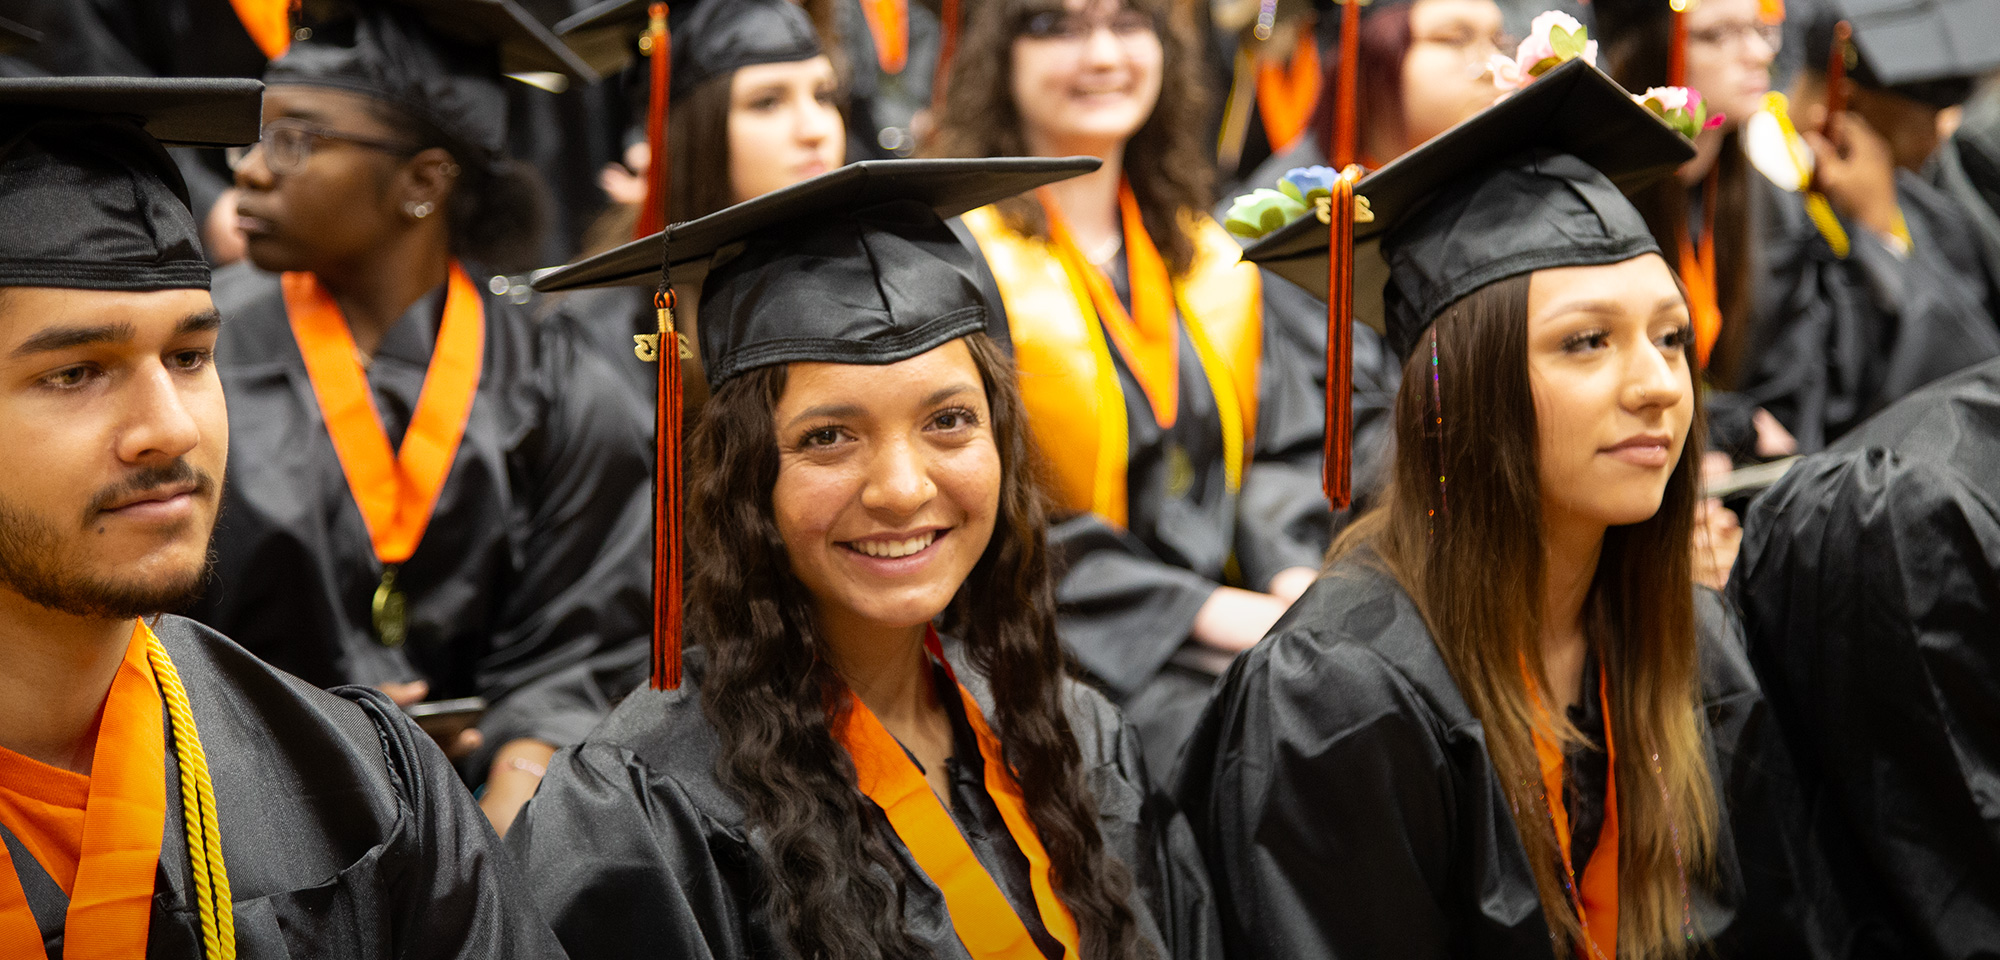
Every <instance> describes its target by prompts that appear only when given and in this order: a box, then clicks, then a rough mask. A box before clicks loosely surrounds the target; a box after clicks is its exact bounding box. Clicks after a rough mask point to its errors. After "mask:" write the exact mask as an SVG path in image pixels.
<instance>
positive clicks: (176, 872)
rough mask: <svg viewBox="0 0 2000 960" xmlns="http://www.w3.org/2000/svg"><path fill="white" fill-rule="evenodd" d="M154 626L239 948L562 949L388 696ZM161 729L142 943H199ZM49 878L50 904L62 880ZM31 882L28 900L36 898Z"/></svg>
mask: <svg viewBox="0 0 2000 960" xmlns="http://www.w3.org/2000/svg"><path fill="white" fill-rule="evenodd" d="M153 630H154V632H155V633H156V634H157V635H158V636H159V638H160V642H161V643H162V644H163V645H164V646H165V647H166V649H167V655H168V656H170V657H172V658H173V661H174V669H175V671H176V672H177V673H179V674H180V678H181V682H182V684H184V685H185V686H186V687H187V692H188V701H189V703H190V705H191V706H192V708H193V710H194V720H195V727H196V729H197V730H199V731H200V734H201V745H202V751H203V753H204V754H206V756H207V759H208V768H209V779H210V780H211V782H212V783H213V784H214V787H215V800H216V809H217V814H216V820H217V825H218V829H219V831H220V832H221V834H222V855H223V862H224V864H225V865H226V866H227V868H228V870H229V889H230V894H231V897H232V899H233V900H234V902H235V920H236V955H237V956H238V957H241V958H243V960H285V958H288V957H313V958H321V960H364V958H370V960H372V958H381V960H391V958H397V960H403V958H439V960H442V958H450V957H463V958H466V960H475V958H476V960H486V958H516V957H518V958H558V960H559V958H560V957H561V956H562V951H561V948H560V947H559V946H558V945H557V943H556V941H555V938H554V937H553V936H552V935H551V934H550V933H549V930H548V927H547V925H545V924H544V923H542V921H541V918H540V917H539V916H538V915H537V914H536V913H535V909H534V905H533V903H532V901H530V900H529V898H528V894H527V888H526V887H525V885H524V884H523V882H522V880H521V877H520V875H519V873H518V872H517V871H516V870H515V869H514V867H513V864H512V863H511V862H510V861H509V859H508V857H507V853H506V851H505V849H503V848H502V847H501V845H500V839H499V838H498V837H495V836H494V835H493V828H492V827H490V826H488V825H487V823H486V817H485V816H484V815H482V814H481V813H480V812H479V807H478V806H477V805H476V804H474V803H473V802H472V797H471V796H470V795H469V794H467V793H466V792H465V788H464V787H462V786H461V785H460V784H459V783H458V778H457V777H456V776H455V775H453V773H452V769H451V765H450V763H448V762H447V761H446V760H445V758H444V754H442V753H440V752H439V751H438V748H437V746H436V745H435V744H433V743H431V742H430V738H428V737H426V736H424V735H423V733H422V732H421V731H419V730H418V729H417V727H416V725H415V724H414V723H411V722H410V721H409V720H408V719H407V718H405V717H404V716H403V715H402V713H401V712H400V711H398V710H397V709H396V708H395V706H394V705H392V704H391V703H389V701H388V698H386V697H383V696H382V695H381V694H379V693H376V692H374V691H372V690H364V689H360V688H355V687H348V688H345V689H341V690H336V691H334V692H333V693H331V694H329V693H324V692H321V691H319V690H316V689H314V688H312V687H311V686H308V685H307V684H305V683H302V682H300V681H299V680H298V679H297V678H295V677H291V676H287V675H286V674H283V673H280V672H278V671H276V670H273V669H271V668H270V667H269V666H267V665H265V664H264V663H262V662H260V661H259V660H258V659H257V658H256V657H253V656H251V655H250V654H249V652H247V651H245V650H244V649H243V648H242V647H239V646H237V645H236V644H234V643H231V642H230V641H229V640H228V638H226V637H223V636H222V635H220V634H218V633H216V632H215V631H213V630H210V629H208V628H207V627H204V626H202V625H200V624H198V623H194V622H193V621H189V620H184V619H181V618H180V617H173V616H167V617H161V618H160V619H159V621H158V622H157V623H155V624H154V626H153ZM168 737H169V741H170V742H169V745H168V748H167V794H166V795H167V821H166V830H165V834H164V836H163V837H162V839H161V843H160V867H159V871H158V873H157V874H156V875H155V877H154V881H153V883H154V886H153V916H152V920H151V927H150V933H149V937H148V942H147V945H146V956H147V957H148V958H149V960H199V958H201V956H202V941H201V921H200V917H199V914H198V913H197V912H196V909H195V905H194V903H193V901H192V900H191V899H190V894H191V892H192V890H193V889H194V879H193V874H192V872H191V870H190V867H189V862H188V850H187V840H186V834H185V833H183V832H182V828H181V825H182V819H181V803H180V782H179V777H180V772H179V770H178V769H177V767H176V764H175V761H174V750H173V747H172V744H171V738H172V728H171V726H169V728H168ZM21 852H22V851H18V850H17V851H16V855H17V856H18V855H19V854H20V853H21ZM38 868H39V865H30V866H29V867H28V868H27V869H30V870H37V869H38ZM16 869H17V870H19V869H21V868H20V867H19V865H18V864H17V867H16ZM42 877H43V879H46V874H43V875H42ZM32 883H33V881H32V880H26V879H25V878H24V886H31V885H32ZM46 889H47V890H48V891H50V892H52V893H53V895H54V897H55V898H57V900H56V904H55V905H56V906H57V907H62V906H63V904H62V903H61V899H62V891H61V888H59V887H55V886H54V881H48V882H47V886H46ZM29 899H30V904H31V908H33V909H34V910H35V912H36V914H37V916H38V917H39V916H41V915H43V914H44V913H47V912H49V911H48V910H47V909H46V908H45V903H37V902H36V898H35V896H33V895H32V894H31V895H30V898H29ZM55 916H58V917H59V916H60V914H59V913H57V914H55ZM45 926H49V925H48V924H45ZM53 932H54V933H55V934H56V937H55V938H54V939H53V940H51V941H50V942H51V943H54V944H59V943H60V939H61V934H62V931H61V930H60V929H59V928H58V929H56V930H54V931H53ZM20 960H25V958H20Z"/></svg>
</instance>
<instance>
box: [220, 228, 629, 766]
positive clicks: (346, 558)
mask: <svg viewBox="0 0 2000 960" xmlns="http://www.w3.org/2000/svg"><path fill="white" fill-rule="evenodd" d="M474 283H475V285H477V286H481V287H483V286H484V283H483V281H482V280H475V281H474ZM442 290H443V288H442V287H440V288H439V289H438V290H436V291H433V292H432V294H430V295H429V296H427V297H425V298H424V299H422V300H419V301H418V302H417V304H415V305H414V306H412V307H411V308H410V311H409V312H408V313H406V314H405V315H404V316H403V317H402V318H401V319H400V320H399V321H398V322H397V324H396V325H395V326H394V327H392V328H391V329H390V331H389V333H388V334H387V335H386V336H385V337H384V338H383V340H382V344H381V346H380V348H379V349H378V350H377V352H376V355H375V358H374V360H373V362H372V363H371V365H370V366H369V368H368V379H369V385H370V386H371V387H372V388H373V393H374V401H375V406H376V409H377V410H378V411H379V412H380V414H381V415H382V418H383V421H384V425H385V427H386V429H387V432H388V434H389V439H390V442H391V444H392V445H400V443H401V442H402V434H403V431H404V429H405V428H406V427H407V426H408V424H409V419H410V416H411V413H412V411H413V409H414V408H415V406H416V401H417V396H418V392H419V391H420V390H421V389H422V386H423V380H424V374H425V372H426V370H427V367H428V364H429V363H430V355H431V346H432V343H433V338H434V337H435V334H436V326H437V323H438V321H439V317H440V315H441V311H442V309H443V294H442ZM480 295H481V297H482V298H484V302H485V307H486V352H485V356H484V360H483V366H482V368H481V370H480V374H479V387H478V393H477V394H476V396H475V398H474V400H473V404H472V411H471V416H470V419H469V421H468V422H467V424H466V427H465V437H464V440H463V441H462V442H461V444H460V446H459V450H458V456H457V459H456V461H455V462H454V463H453V465H452V468H451V472H450V474H449V476H448V478H447V479H446V481H445V486H444V489H443V491H442V492H441V493H440V494H439V496H438V502H437V508H436V510H435V512H434V513H433V514H432V516H431V522H430V525H429V527H427V528H426V530H425V532H424V537H423V540H422V541H421V542H420V543H419V544H418V546H417V550H416V553H415V554H414V555H413V556H411V557H410V559H409V560H408V562H406V563H404V564H403V566H402V569H401V571H400V572H399V573H398V574H397V583H398V584H399V585H400V586H401V587H402V589H403V591H404V592H405V594H406V595H407V597H408V625H409V638H408V641H407V642H406V643H405V645H404V646H403V647H401V648H397V649H390V648H387V647H384V646H382V645H381V644H380V643H378V642H377V641H376V640H375V637H374V629H373V620H372V617H371V614H370V602H371V600H372V599H373V597H374V593H375V589H376V587H377V585H378V584H379V583H380V580H381V576H382V566H381V564H380V563H379V562H378V561H377V560H376V557H375V552H374V549H373V547H372V546H371V544H370V542H369V538H368V529H367V526H366V525H365V524H364V522H363V521H362V518H361V511H360V508H358V507H357V506H356V505H355V503H354V496H353V494H352V493H351V492H350V491H349V489H348V486H347V478H346V476H345V474H343V473H342V472H341V467H340V461H339V459H338V457H337V456H336V455H335V453H334V449H333V441H332V439H331V438H330V437H329V436H328V434H327V431H326V426H325V423H324V421H323V420H322V418H321V416H320V410H319V405H318V403H317V402H316V401H315V399H314V395H313V388H312V383H311V381H310V380H309V379H308V378H307V376H306V370H305V362H304V360H303V359H302V358H301V356H300V354H299V349H298V344H297V342H296V341H295V340H294V339H293V337H292V332H291V326H290V324H289V322H288V321H287V319H286V315H285V308H284V300H283V297H282V293H281V291H280V288H279V283H278V278H277V277H276V276H275V275H273V274H268V273H262V272H259V271H257V270H255V269H252V268H250V267H249V266H248V265H240V266H237V267H232V268H229V269H227V270H223V271H219V272H218V273H217V275H216V279H215V288H214V296H215V303H216V308H217V309H218V310H219V311H220V312H221V313H222V315H223V318H224V322H223V328H222V336H221V339H220V341H219V343H218V344H217V347H216V362H217V366H218V367H219V369H220V372H221V375H222V385H223V391H224V393H225V395H226V396H227V398H228V400H229V424H230V434H231V440H232V444H231V448H232V449H231V453H232V456H231V457H230V463H229V474H228V478H227V481H226V482H225V484H224V488H223V501H222V513H221V517H220V518H219V520H218V521H217V523H216V533H215V542H214V548H213V549H214V553H215V560H216V563H215V569H214V573H213V575H212V577H211V578H210V582H209V586H208V589H207V592H206V595H205V596H203V598H202V599H201V601H200V602H199V603H198V604H196V605H195V607H194V609H193V610H192V611H191V615H192V616H194V617H195V618H196V619H199V620H201V621H203V622H205V623H208V624H209V625H211V626H214V627H215V628H216V629H218V630H223V631H225V632H227V633H228V634H229V635H230V636H232V637H234V638H236V639H237V641H238V642H240V643H242V644H243V645H244V646H245V647H247V648H248V649H250V650H251V651H252V652H254V653H256V654H257V655H258V656H261V657H263V658H264V659H266V660H267V661H269V662H270V663H272V664H273V665H275V666H277V667H279V668H281V669H284V670H287V671H289V672H291V673H295V674H297V675H298V676H300V677H302V678H304V679H305V680H307V681H308V682H311V683H314V684H318V685H320V686H336V685H339V684H343V683H360V684H366V685H374V684H379V683H385V682H400V681H408V680H416V679H423V680H427V681H429V683H430V696H431V697H432V698H433V699H447V698H453V697H466V696H481V697H484V698H486V700H487V702H488V710H487V713H486V716H485V718H484V719H483V720H482V721H481V722H480V729H481V730H482V731H483V732H484V734H485V740H486V747H485V748H483V750H482V751H481V753H480V754H476V755H475V756H474V757H473V758H472V762H471V763H470V764H469V769H470V770H471V771H472V772H473V774H474V779H475V781H476V780H478V779H481V778H482V777H481V776H480V775H479V770H480V769H481V766H482V761H483V760H484V757H485V756H486V755H487V754H488V753H490V751H491V750H493V749H496V748H497V747H498V746H499V745H500V744H502V743H505V742H507V741H509V740H513V739H517V738H521V737H533V738H536V739H540V740H546V741H548V742H549V743H553V744H556V745H557V746H561V745H564V744H568V743H574V742H576V741H577V740H580V739H582V738H583V735H584V734H585V733H588V732H589V730H590V728H591V727H592V726H594V725H595V724H596V723H597V721H598V720H599V719H601V718H602V717H603V715H604V714H605V713H606V712H607V711H608V710H609V709H610V705H611V704H612V703H613V702H615V701H616V699H617V698H618V697H619V696H620V695H622V694H623V693H624V692H625V691H626V690H629V689H631V688H632V687H633V686H635V685H636V684H637V683H638V682H639V681H640V679H642V678H643V674H644V669H645V668H644V662H645V659H646V651H647V644H648V636H649V631H650V628H651V620H650V619H649V609H650V607H649V606H648V603H649V601H648V598H649V596H650V592H649V591H650V587H651V582H650V581H651V549H652V541H651V532H652V503H651V495H650V486H649V481H650V473H651V471H650V469H649V462H648V457H647V456H646V451H647V449H649V447H650V438H651V435H652V431H651V424H650V423H649V422H648V421H646V420H644V419H642V418H640V417H639V416H638V415H637V414H636V413H635V412H634V410H633V408H632V406H631V404H630V403H628V402H624V401H623V400H621V398H620V396H619V394H618V392H617V391H618V389H619V387H618V386H617V382H616V379H615V378H616V376H617V374H616V373H615V372H613V371H611V370H608V369H606V368H605V367H604V365H603V361H602V360H601V359H600V358H599V357H597V356H596V355H595V354H594V353H592V352H591V351H589V350H585V349H582V348H580V347H578V346H577V345H576V344H575V343H573V342H572V341H571V339H570V338H569V337H568V336H566V335H565V333H564V331H563V330H561V329H559V328H541V327H537V326H535V325H534V323H533V322H532V321H530V320H529V319H528V318H527V315H526V313H525V311H524V310H523V309H521V308H518V307H515V306H514V305H512V304H510V303H507V302H506V301H505V300H503V299H501V298H498V297H493V296H489V295H488V294H486V293H485V292H483V291H482V293H481V294H480Z"/></svg>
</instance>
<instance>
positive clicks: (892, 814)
mask: <svg viewBox="0 0 2000 960" xmlns="http://www.w3.org/2000/svg"><path fill="white" fill-rule="evenodd" d="M953 686H954V687H955V688H956V690H957V693H958V696H959V698H960V700H961V701H962V702H963V703H964V704H965V718H966V720H967V721H968V722H970V723H971V724H972V731H973V733H974V734H975V735H976V736H977V737H978V739H979V752H980V754H981V755H982V757H983V759H984V760H985V767H986V792H987V794H988V795H989V796H991V797H992V798H993V805H994V806H996V807H998V808H999V809H1000V818H1001V819H1002V820H1004V821H1006V823H1007V832H1008V833H1009V834H1012V835H1013V837H1014V842H1015V843H1016V844H1018V845H1019V846H1020V848H1021V853H1022V855H1023V856H1025V857H1027V859H1028V873H1029V878H1030V883H1031V884H1032V885H1033V887H1034V890H1035V907H1036V909H1037V910H1038V911H1039V912H1040V913H1041V917H1042V925H1043V926H1044V927H1046V928H1048V931H1049V934H1050V935H1051V936H1053V937H1055V938H1056V940H1057V941H1058V942H1060V943H1061V944H1062V945H1063V951H1064V955H1065V956H1066V957H1069V958H1072V960H1073V958H1075V957H1077V956H1079V954H1078V952H1077V946H1076V919H1075V918H1074V917H1072V916H1070V913H1069V908H1067V907H1065V906H1063V904H1062V901H1061V900H1060V899H1058V898H1057V897H1056V892H1055V886H1054V883H1053V882H1052V880H1051V879H1050V875H1049V855H1048V851H1047V850H1046V849H1044V848H1043V847H1042V840H1041V837H1040V836H1039V835H1037V834H1036V833H1035V827H1034V824H1033V823H1032V822H1030V821H1029V819H1028V808H1027V805H1026V803H1024V802H1023V801H1022V799H1021V787H1020V785H1019V784H1017V783H1015V782H1014V774H1013V771H1011V770H1008V769H1007V766H1006V764H1004V763H1002V762H1001V760H1000V739H999V738H998V737H996V736H994V734H993V730H992V728H991V727H988V726H987V725H986V717H985V715H984V714H982V713H980V712H979V704H977V703H975V702H973V699H972V694H970V693H967V692H966V690H965V688H964V687H963V686H960V685H958V684H956V683H954V684H953ZM943 693H944V692H943V691H940V694H941V695H943ZM834 739H835V740H838V741H839V742H840V745H841V746H842V747H844V748H846V750H847V753H848V755H849V756H851V757H852V758H853V759H854V773H855V782H856V784H857V785H858V786H859V787H860V788H861V792H862V793H863V794H865V795H866V796H867V797H868V799H870V800H873V801H875V805H876V806H878V807H881V808H882V812H883V813H885V814H887V815H888V818H889V825H890V826H891V827H894V828H895V830H896V836H898V837H900V838H902V841H903V845H904V846H906V847H908V848H909V849H910V855H911V856H912V857H914V858H915V859H916V861H917V866H919V867H922V868H923V871H924V875H925V876H928V877H930V879H931V882H932V883H934V884H936V885H937V888H938V891H939V892H940V893H943V894H944V902H945V908H946V910H947V912H949V913H950V914H951V926H952V929H953V930H954V931H955V932H956V933H957V934H958V940H959V942H960V943H962V944H964V945H965V950H966V952H967V953H970V954H971V955H972V956H973V960H1043V957H1042V951H1041V949H1040V948H1039V947H1036V946H1035V941H1034V938H1033V937H1031V936H1029V935H1028V928H1027V925H1026V924H1024V923H1022V922H1021V917H1020V915H1019V914H1016V913H1015V912H1014V908H1013V906H1012V905H1011V904H1010V903H1009V902H1008V900H1007V895H1006V894H1005V893H1002V892H1001V890H1000V885H999V884H998V883H996V882H994V880H993V877H992V876H991V875H990V874H988V873H987V872H986V868H985V867H984V866H983V865H981V864H980V862H979V857H978V856H977V855H975V854H974V853H973V852H972V846H971V845H970V844H968V843H966V842H965V835H964V834H962V833H960V832H959V830H958V824H957V823H956V822H955V821H953V820H952V819H951V812H950V811H948V810H946V809H945V806H944V802H943V801H941V800H939V799H938V796H937V794H936V793H934V792H932V791H931V787H930V783H929V782H928V781H926V780H925V779H924V775H923V774H922V773H920V772H918V770H917V766H916V764H915V763H912V762H911V761H910V757H909V754H907V753H905V752H904V751H903V747H902V744H900V743H897V742H896V738H895V737H893V736H890V734H889V731H888V729H887V728H885V727H883V726H882V721H881V720H879V719H877V718H876V716H875V714H874V712H873V711H870V710H869V709H868V706H867V705H866V704H864V703H862V702H861V700H860V698H858V697H855V696H854V695H853V694H848V697H847V710H846V711H845V712H844V713H843V714H842V715H841V716H840V717H839V718H838V719H837V720H836V724H835V727H834Z"/></svg>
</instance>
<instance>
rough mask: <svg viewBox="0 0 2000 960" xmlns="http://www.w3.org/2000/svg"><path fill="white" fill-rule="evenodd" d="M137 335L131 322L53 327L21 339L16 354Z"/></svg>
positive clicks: (126, 338)
mask: <svg viewBox="0 0 2000 960" xmlns="http://www.w3.org/2000/svg"><path fill="white" fill-rule="evenodd" d="M182 322H183V323H185V322H187V321H182ZM136 336H138V330H137V329H135V328H134V327H133V326H132V325H131V324H129V323H106V324H101V325H99V326H94V327H53V328H50V329H48V330H43V331H41V332H40V333H37V334H35V335H34V336H32V337H29V338H28V339H26V340H23V341H21V345H20V346H18V347H15V348H14V356H16V357H26V356H32V355H34V354H37V353H53V352H54V351H57V350H69V349H73V348H75V347H88V346H94V345H96V344H100V343H126V342H128V341H130V340H131V339H132V338H133V337H136Z"/></svg>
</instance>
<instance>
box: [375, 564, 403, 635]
mask: <svg viewBox="0 0 2000 960" xmlns="http://www.w3.org/2000/svg"><path fill="white" fill-rule="evenodd" d="M406 605H407V604H406V600H405V598H404V596H403V591H401V590H398V589H396V565H395V564H393V563H392V564H387V565H385V566H383V568H382V583H381V584H380V585H378V586H377V587H376V588H375V600H374V602H373V603H372V604H371V605H370V609H371V610H372V612H373V613H374V618H375V641H376V642H377V643H380V644H381V645H383V646H385V647H400V646H402V645H403V638H404V637H405V636H406V635H407V632H408V625H407V624H406V623H405V622H404V619H403V615H404V610H405V607H406Z"/></svg>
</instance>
